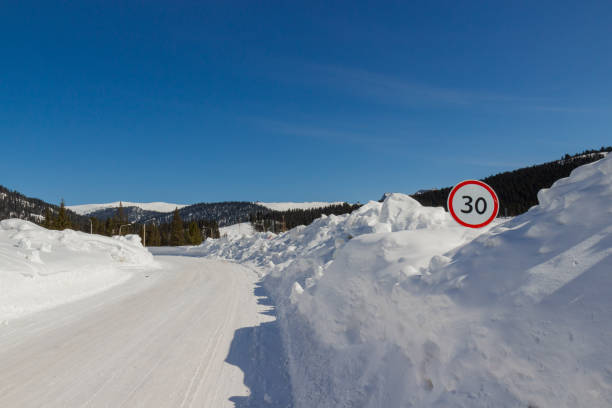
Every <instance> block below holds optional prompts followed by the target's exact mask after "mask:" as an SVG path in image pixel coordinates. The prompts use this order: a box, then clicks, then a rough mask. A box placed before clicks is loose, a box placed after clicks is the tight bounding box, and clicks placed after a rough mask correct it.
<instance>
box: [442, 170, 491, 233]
mask: <svg viewBox="0 0 612 408" xmlns="http://www.w3.org/2000/svg"><path fill="white" fill-rule="evenodd" d="M467 184H476V185H479V186H480V187H483V188H485V189H486V190H487V191H488V192H489V194H491V197H493V214H492V215H491V217H489V219H488V220H486V221H485V222H483V223H481V224H468V223H466V222H464V221H461V220H460V219H459V217H458V216H457V214H455V209H454V208H453V204H452V203H453V197H455V193H456V192H457V190H459V189H460V188H461V187H463V186H465V185H467ZM446 206H447V208H448V212H449V213H450V214H451V215H452V216H453V218H454V219H455V221H457V222H458V223H459V224H461V225H463V226H464V227H469V228H482V227H484V226H485V225H488V224H490V223H491V221H493V220H494V219H495V217H497V213H498V212H499V199H498V198H497V194H495V191H493V189H492V188H491V187H490V186H489V185H488V184H487V183H483V182H482V181H480V180H465V181H462V182H461V183H459V184H457V185H456V186H455V187H453V189H452V190H451V192H450V194H449V195H448V198H447V199H446Z"/></svg>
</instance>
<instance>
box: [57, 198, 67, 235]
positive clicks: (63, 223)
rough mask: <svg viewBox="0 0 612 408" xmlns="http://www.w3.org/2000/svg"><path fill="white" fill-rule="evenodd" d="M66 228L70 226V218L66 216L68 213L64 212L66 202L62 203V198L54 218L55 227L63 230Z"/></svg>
mask: <svg viewBox="0 0 612 408" xmlns="http://www.w3.org/2000/svg"><path fill="white" fill-rule="evenodd" d="M66 228H70V218H68V214H67V213H66V204H65V203H64V199H63V198H62V202H61V204H60V209H59V212H58V214H57V217H56V218H55V229H58V230H60V231H61V230H65V229H66Z"/></svg>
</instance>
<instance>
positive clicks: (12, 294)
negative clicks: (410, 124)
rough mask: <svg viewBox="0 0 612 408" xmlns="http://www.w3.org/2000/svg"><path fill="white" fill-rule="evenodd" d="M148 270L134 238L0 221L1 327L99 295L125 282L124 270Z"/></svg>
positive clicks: (147, 261) (148, 262) (148, 257)
mask: <svg viewBox="0 0 612 408" xmlns="http://www.w3.org/2000/svg"><path fill="white" fill-rule="evenodd" d="M152 265H154V261H153V256H152V255H151V254H150V253H149V252H148V251H147V250H146V249H145V248H144V247H143V246H142V245H141V243H140V237H138V236H137V235H128V236H125V237H113V238H108V237H103V236H100V235H90V234H85V233H82V232H75V231H72V230H65V231H51V230H47V229H45V228H42V227H40V226H38V225H36V224H33V223H31V222H28V221H23V220H18V219H9V220H4V221H1V222H0V293H1V294H2V296H1V297H0V321H6V320H10V319H14V318H17V317H20V316H23V315H26V314H29V313H32V312H35V311H38V310H41V309H46V308H49V307H53V306H56V305H58V304H61V303H66V302H69V301H72V300H76V299H78V298H82V297H85V296H88V295H91V294H93V293H96V292H99V291H102V290H104V289H107V288H109V287H111V286H114V285H117V284H119V283H121V282H123V281H125V280H126V279H128V278H129V277H130V273H129V271H128V269H132V268H138V267H145V266H152Z"/></svg>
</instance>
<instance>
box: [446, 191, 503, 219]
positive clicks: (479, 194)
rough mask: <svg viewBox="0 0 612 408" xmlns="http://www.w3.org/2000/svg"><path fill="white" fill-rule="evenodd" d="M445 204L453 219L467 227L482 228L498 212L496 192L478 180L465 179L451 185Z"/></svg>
mask: <svg viewBox="0 0 612 408" xmlns="http://www.w3.org/2000/svg"><path fill="white" fill-rule="evenodd" d="M447 205H448V212H449V213H450V214H451V215H452V217H453V218H454V219H455V221H457V222H458V223H459V224H461V225H463V226H464V227H469V228H482V227H484V226H486V225H488V224H490V223H491V222H492V221H493V220H494V219H495V217H497V213H498V212H499V199H498V198H497V194H495V191H493V189H492V188H491V187H490V186H489V185H487V184H486V183H483V182H482V181H478V180H465V181H462V182H461V183H459V184H457V185H456V186H455V187H453V189H452V190H451V192H450V194H449V195H448V201H447Z"/></svg>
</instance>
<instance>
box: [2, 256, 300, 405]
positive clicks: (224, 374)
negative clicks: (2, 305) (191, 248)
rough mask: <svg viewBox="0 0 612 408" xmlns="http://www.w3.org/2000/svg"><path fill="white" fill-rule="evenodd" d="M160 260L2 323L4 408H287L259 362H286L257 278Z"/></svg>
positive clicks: (228, 268)
mask: <svg viewBox="0 0 612 408" xmlns="http://www.w3.org/2000/svg"><path fill="white" fill-rule="evenodd" d="M156 259H157V261H158V262H159V264H160V268H159V269H157V270H154V271H146V272H144V273H137V274H134V276H133V278H132V279H130V280H129V281H128V282H126V283H125V284H122V285H118V286H115V287H113V288H111V289H109V290H108V291H105V292H104V293H100V294H98V295H94V296H91V297H88V298H85V299H81V300H78V301H76V302H73V303H70V304H67V305H62V306H59V307H57V308H54V309H50V310H45V311H42V312H40V313H36V314H33V315H31V316H28V317H25V318H23V319H19V320H16V321H14V322H10V323H9V324H8V325H6V326H0V367H1V368H2V369H1V370H0V384H1V386H0V406H1V407H49V408H54V407H56V408H63V407H215V408H223V407H228V408H229V407H234V406H244V403H243V401H245V400H247V399H248V400H249V402H250V404H249V406H287V405H286V404H282V405H281V404H280V403H278V402H279V397H282V392H283V391H284V390H283V389H282V388H281V389H279V390H278V392H277V393H273V392H271V390H275V387H277V383H278V381H275V383H274V384H272V385H270V386H269V387H267V388H264V387H263V386H261V384H263V379H261V377H260V376H259V375H258V374H259V372H260V371H259V370H260V366H259V365H258V363H261V364H262V366H263V367H266V364H269V365H270V366H272V367H274V370H275V372H277V371H278V368H279V366H278V362H282V359H281V358H280V356H278V357H276V356H275V355H274V354H272V353H263V352H262V350H265V349H266V346H270V347H275V346H277V345H278V344H277V343H278V341H277V342H276V343H274V342H273V341H274V339H275V337H274V336H269V335H268V334H270V333H272V334H273V331H272V330H271V329H273V327H274V326H273V325H272V323H267V322H269V321H271V320H273V319H274V318H273V317H272V316H268V315H266V314H263V313H264V312H266V311H267V310H268V309H269V306H265V305H263V304H258V303H259V302H258V297H257V296H256V295H255V294H254V293H253V292H254V287H255V282H256V281H257V275H256V274H255V273H253V272H252V271H250V270H248V269H247V268H244V267H241V266H239V265H235V264H232V263H229V262H219V261H206V260H202V259H194V258H186V257H166V258H163V257H156ZM277 333H278V331H277ZM276 338H278V335H277V336H276ZM271 340H272V343H270V341H271ZM260 343H261V344H260ZM270 351H273V350H270ZM268 362H270V363H268ZM277 378H278V377H277ZM257 380H259V381H257ZM285 383H286V387H288V386H289V384H288V382H287V381H285ZM262 389H265V391H266V392H267V394H265V395H261V394H263V390H262ZM268 394H270V395H268ZM285 394H286V392H285ZM270 396H271V397H272V398H270ZM258 400H259V401H264V400H266V401H271V402H272V403H277V404H278V405H272V404H270V405H268V404H265V405H264V404H263V403H262V404H259V405H258V404H257V402H258Z"/></svg>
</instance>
